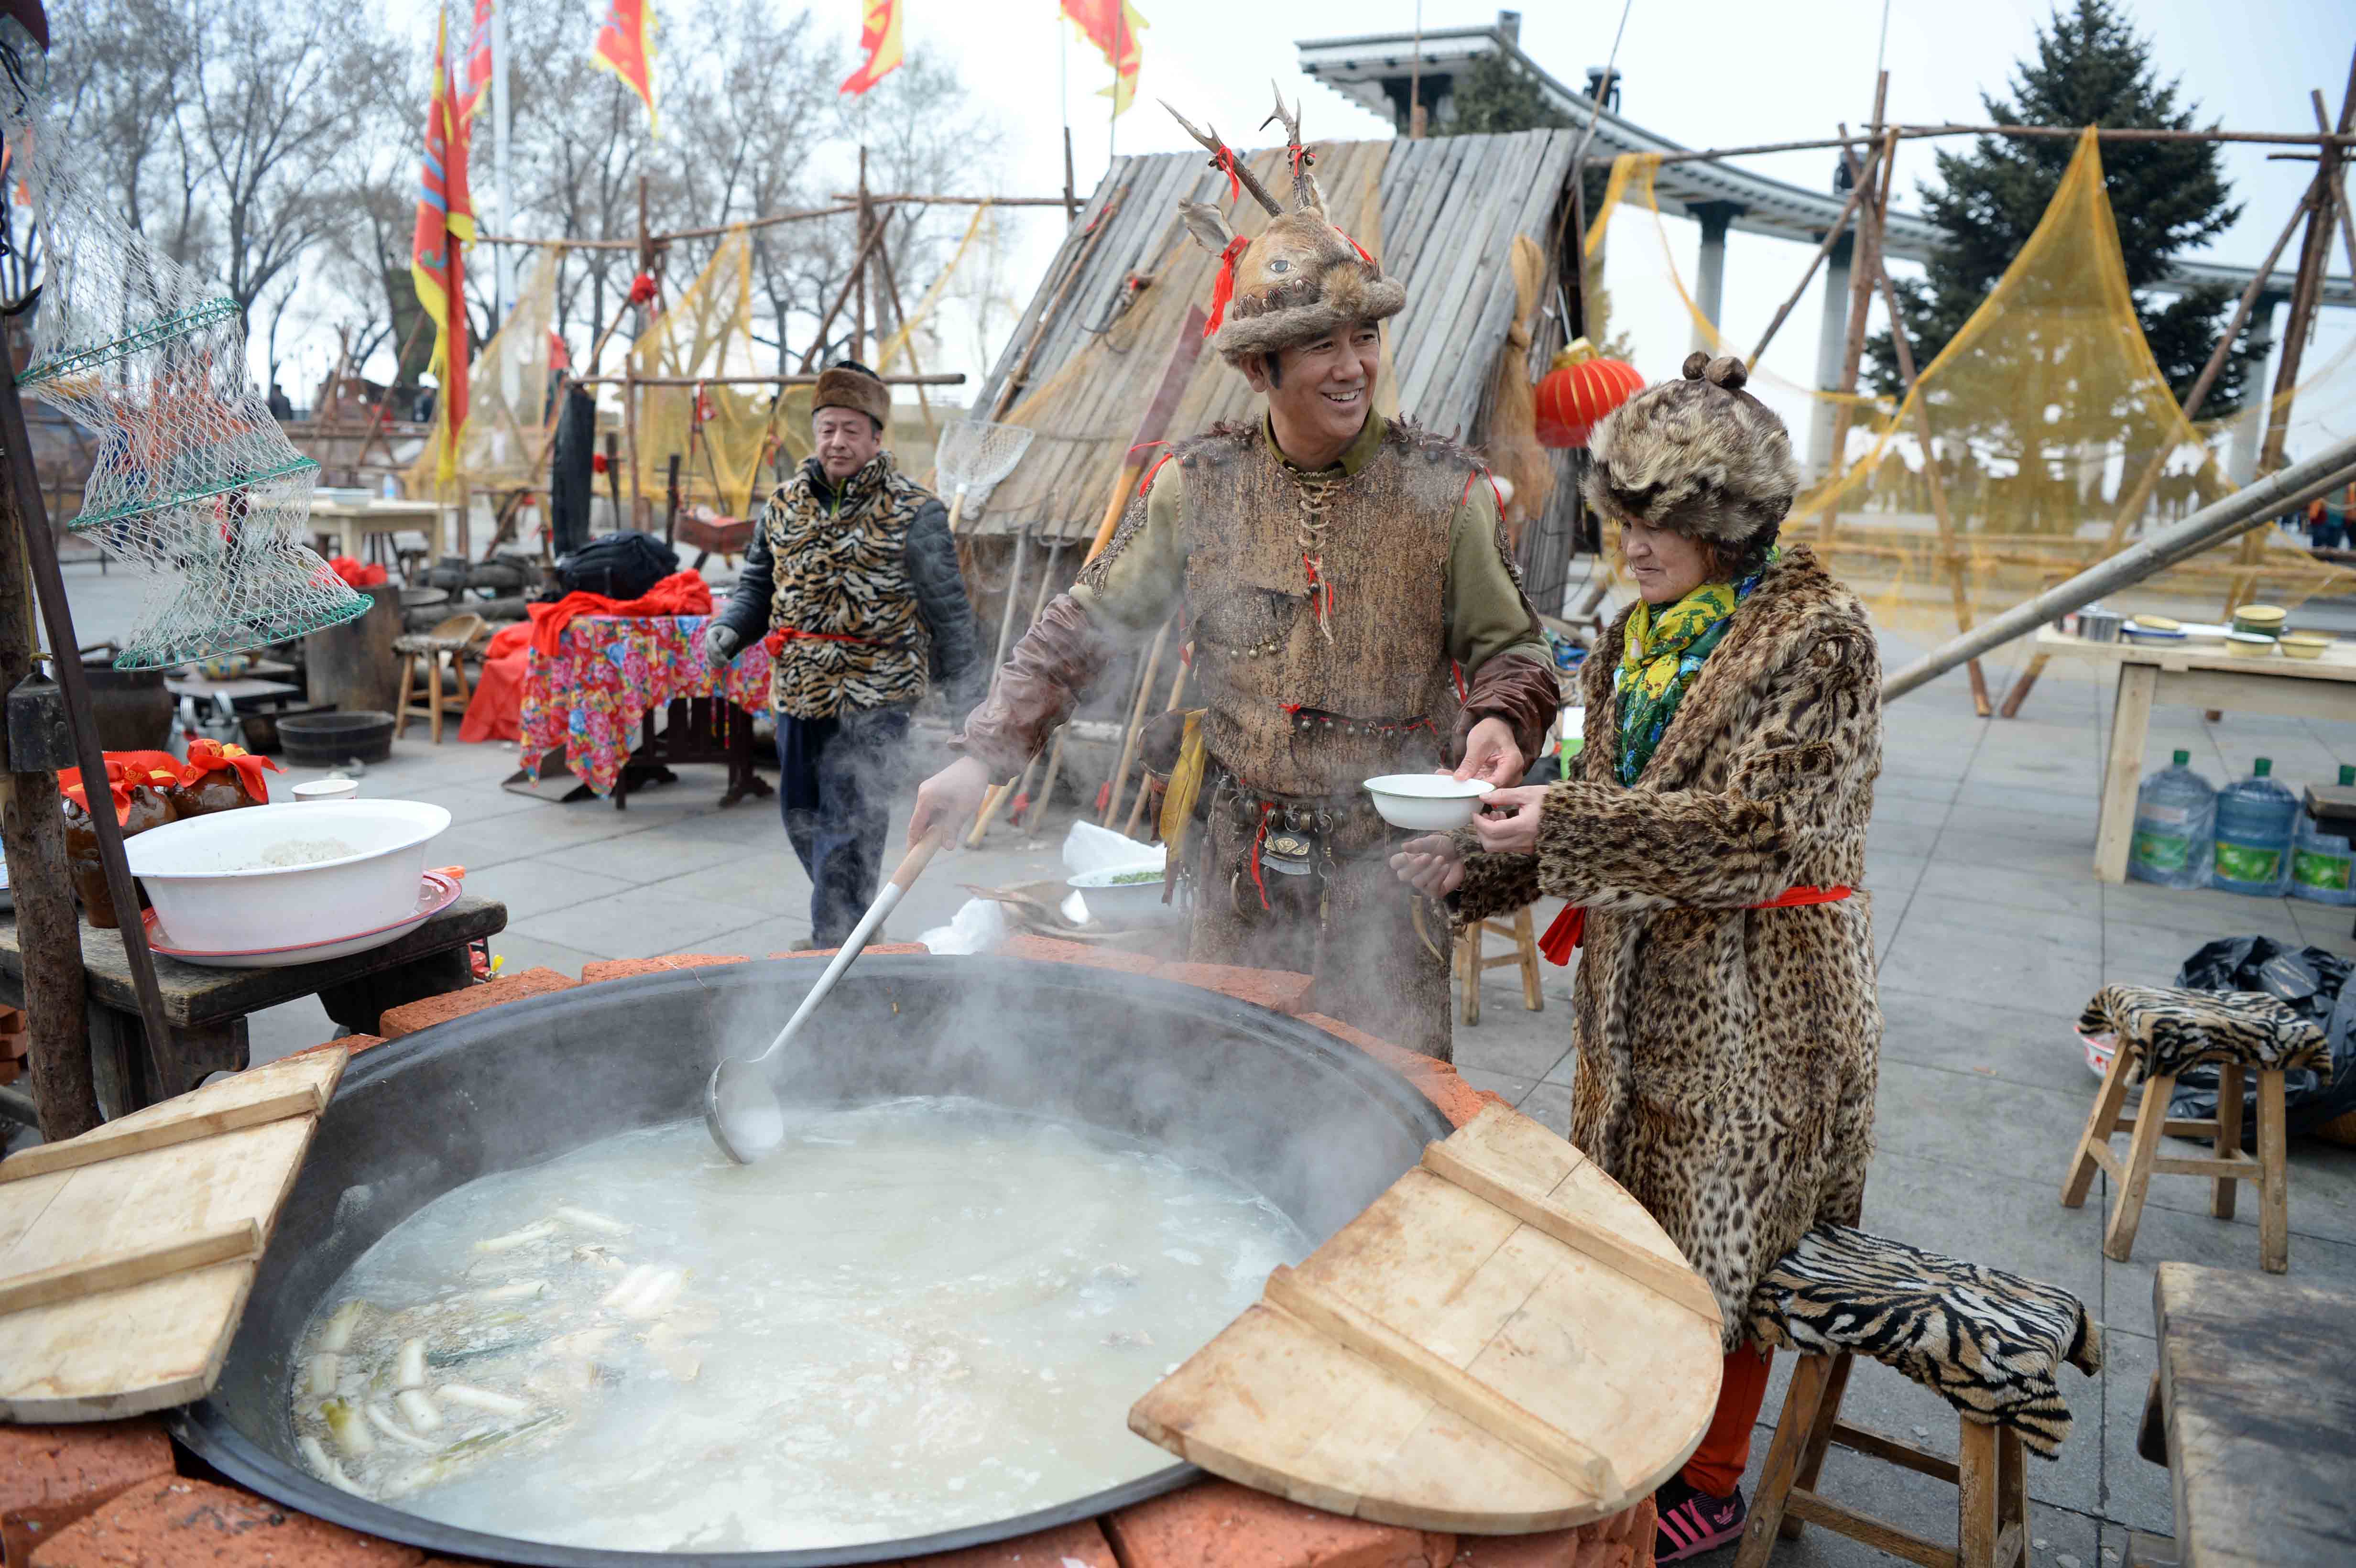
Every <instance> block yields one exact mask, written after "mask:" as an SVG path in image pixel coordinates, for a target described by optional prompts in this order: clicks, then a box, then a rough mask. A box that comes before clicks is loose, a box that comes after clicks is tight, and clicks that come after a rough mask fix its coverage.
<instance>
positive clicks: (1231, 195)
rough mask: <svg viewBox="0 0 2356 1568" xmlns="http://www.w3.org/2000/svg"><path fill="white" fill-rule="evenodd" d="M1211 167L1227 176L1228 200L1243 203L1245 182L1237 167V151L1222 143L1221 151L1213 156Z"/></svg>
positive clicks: (1220, 145)
mask: <svg viewBox="0 0 2356 1568" xmlns="http://www.w3.org/2000/svg"><path fill="white" fill-rule="evenodd" d="M1211 166H1212V167H1213V168H1215V169H1216V170H1218V171H1219V172H1220V173H1221V174H1223V175H1225V176H1227V200H1228V201H1230V202H1237V201H1241V200H1242V199H1243V198H1244V181H1243V175H1242V172H1241V171H1240V170H1238V169H1237V167H1236V150H1235V149H1234V148H1233V147H1230V146H1228V145H1227V144H1226V143H1225V142H1222V143H1220V144H1219V150H1218V151H1217V152H1215V153H1214V154H1212V155H1211Z"/></svg>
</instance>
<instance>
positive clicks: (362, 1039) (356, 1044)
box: [286, 1034, 384, 1056]
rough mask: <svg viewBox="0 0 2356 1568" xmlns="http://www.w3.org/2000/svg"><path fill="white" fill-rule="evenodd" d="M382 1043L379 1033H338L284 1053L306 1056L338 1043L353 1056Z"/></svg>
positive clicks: (382, 1037)
mask: <svg viewBox="0 0 2356 1568" xmlns="http://www.w3.org/2000/svg"><path fill="white" fill-rule="evenodd" d="M383 1043H384V1036H382V1035H380V1034H339V1035H337V1037H336V1038H335V1039H333V1040H321V1041H320V1042H319V1043H318V1044H316V1045H306V1046H305V1047H304V1048H303V1049H302V1050H301V1051H288V1052H287V1053H286V1054H287V1055H289V1056H307V1055H309V1054H310V1053H311V1052H312V1051H325V1050H327V1047H329V1046H331V1045H340V1046H346V1047H348V1048H349V1049H350V1051H351V1053H352V1054H353V1055H354V1056H358V1055H359V1053H360V1052H361V1051H368V1050H369V1049H371V1048H373V1047H376V1046H380V1045H382V1044H383Z"/></svg>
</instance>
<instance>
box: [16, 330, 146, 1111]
mask: <svg viewBox="0 0 2356 1568" xmlns="http://www.w3.org/2000/svg"><path fill="white" fill-rule="evenodd" d="M0 370H5V371H7V372H8V373H7V374H5V375H0V468H5V470H6V472H5V475H0V482H5V485H6V487H7V490H8V492H9V499H10V502H11V503H12V509H13V510H14V512H15V514H16V537H17V538H18V539H22V540H23V541H24V544H23V549H24V560H25V564H26V565H27V567H28V568H29V569H30V573H29V575H30V577H31V580H32V581H31V587H32V590H33V598H34V599H35V601H36V602H37V603H38V605H39V607H40V612H41V622H42V627H43V629H44V630H45V631H46V632H47V633H48V645H49V646H50V647H51V648H53V649H56V650H58V656H57V657H56V658H55V659H54V660H52V661H51V662H52V663H53V664H54V665H55V666H56V668H57V683H58V686H59V689H60V690H61V691H62V693H63V694H64V698H65V708H66V723H67V727H68V728H69V729H70V731H72V735H73V745H74V763H75V765H76V766H77V767H79V768H80V770H81V776H82V777H83V778H84V779H85V780H87V781H89V783H88V786H87V787H88V790H89V793H90V795H91V799H93V800H95V801H99V802H100V805H99V808H98V809H97V810H96V811H93V812H91V814H90V820H91V827H93V828H95V829H96V830H97V837H98V859H99V863H100V865H101V866H102V867H103V868H104V869H105V872H106V891H107V896H108V897H109V898H111V899H112V901H113V903H114V907H115V908H116V909H118V910H120V911H122V912H123V933H122V934H123V959H124V962H125V964H126V965H128V967H129V968H130V970H131V984H132V988H133V989H134V991H136V992H137V993H138V997H139V1017H140V1022H141V1024H142V1026H143V1027H144V1029H145V1033H146V1040H147V1061H148V1067H149V1070H150V1072H151V1073H152V1074H153V1077H154V1080H155V1082H156V1083H162V1082H164V1078H165V1074H164V1071H163V1063H164V1061H166V1057H167V1055H168V1053H169V1052H170V1051H171V1036H170V1034H169V1033H168V1032H167V1029H166V1023H165V1019H164V995H163V992H162V991H161V990H159V989H158V988H157V987H156V985H155V955H153V954H152V953H150V952H149V951H148V950H147V930H146V927H145V926H144V925H142V924H141V923H140V921H139V891H138V889H137V888H136V886H134V884H133V882H132V880H131V867H130V865H129V863H128V862H126V861H125V860H124V859H123V827H122V825H121V824H120V823H118V822H117V821H116V820H115V817H114V812H113V810H112V803H111V801H108V800H106V799H105V790H106V759H105V752H103V751H102V749H101V748H100V745H99V741H98V726H97V724H96V723H95V722H94V721H93V720H92V719H91V705H90V681H89V679H88V677H85V676H84V675H83V673H82V667H81V658H80V655H79V654H78V653H77V652H76V651H75V650H77V649H78V648H80V646H81V644H80V640H79V639H78V638H77V637H76V636H75V635H74V624H73V609H72V606H71V605H70V604H69V603H67V602H66V590H65V580H64V579H63V578H62V577H61V576H59V572H58V548H57V540H56V539H53V538H51V537H50V534H49V515H48V507H47V506H46V505H44V503H43V501H42V499H41V480H40V475H39V474H38V473H37V472H36V470H35V468H34V464H33V456H32V452H33V443H32V440H31V438H30V437H29V436H28V435H27V433H26V430H25V407H24V403H23V402H22V400H20V398H19V396H18V393H17V389H16V368H15V360H14V357H13V355H12V356H7V357H0ZM0 570H5V569H0ZM41 776H42V775H38V774H36V775H34V778H33V781H32V782H33V784H36V785H37V784H38V782H39V779H40V777H41ZM47 776H48V786H49V789H50V790H51V791H52V792H53V793H52V796H51V798H54V791H55V790H56V788H57V777H56V775H55V774H54V773H51V774H48V775H47ZM27 796H28V798H27V799H26V800H24V801H22V802H19V803H16V805H15V806H14V809H16V810H17V811H23V810H27V809H29V810H35V811H38V810H43V809H46V807H45V805H44V802H43V800H42V798H41V796H40V795H39V794H38V792H37V789H36V788H30V787H28V788H27ZM45 831H46V830H44V829H38V828H37V829H34V833H35V834H36V835H38V834H40V833H43V832H45ZM62 848H63V835H62V832H60V834H59V849H60V854H59V859H60V860H62V858H63V857H62ZM43 863H44V862H43V861H42V859H40V858H38V854H37V858H36V859H35V861H34V864H35V866H36V867H39V866H41V865H42V864H43ZM18 918H19V921H20V923H21V922H22V921H23V920H24V919H25V918H26V917H25V916H23V915H21V914H20V915H19V917H18ZM76 932H77V934H76V936H75V939H74V943H75V963H76V965H77V966H78V965H79V964H80V935H79V926H77V927H76ZM52 951H55V950H52ZM28 956H29V955H28ZM28 999H29V998H28ZM87 1067H88V1064H87V1062H85V1063H84V1067H83V1070H84V1071H87ZM64 1071H66V1072H68V1073H69V1074H70V1072H71V1070H70V1069H65V1070H64ZM131 1093H132V1097H133V1098H134V1099H135V1098H138V1097H139V1096H138V1095H137V1092H136V1090H135V1088H134V1089H133V1090H132V1092H131ZM67 1114H68V1115H74V1114H77V1113H76V1112H75V1110H74V1108H72V1107H68V1109H67Z"/></svg>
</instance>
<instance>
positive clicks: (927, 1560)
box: [881, 1519, 1119, 1568]
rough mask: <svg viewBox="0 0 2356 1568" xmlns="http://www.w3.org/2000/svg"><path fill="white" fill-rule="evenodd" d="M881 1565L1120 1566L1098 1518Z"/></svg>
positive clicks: (961, 1567)
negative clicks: (1009, 1539) (958, 1550)
mask: <svg viewBox="0 0 2356 1568" xmlns="http://www.w3.org/2000/svg"><path fill="white" fill-rule="evenodd" d="M881 1568H1119V1563H1117V1562H1116V1561H1115V1559H1114V1557H1113V1554H1112V1547H1111V1545H1110V1544H1109V1543H1108V1541H1106V1540H1105V1537H1104V1531H1101V1530H1098V1528H1097V1521H1096V1520H1092V1519H1084V1520H1079V1521H1078V1522H1076V1523H1074V1524H1066V1525H1059V1526H1057V1527H1056V1528H1055V1529H1054V1530H1043V1531H1039V1532H1038V1533H1037V1534H1036V1535H1021V1536H1017V1537H1015V1538H1014V1539H1013V1540H1012V1541H992V1542H991V1543H990V1544H989V1545H986V1546H969V1547H967V1548H966V1549H965V1550H964V1551H962V1552H937V1553H935V1554H934V1555H933V1556H930V1557H916V1558H907V1559H904V1560H903V1561H902V1563H887V1564H883V1565H881Z"/></svg>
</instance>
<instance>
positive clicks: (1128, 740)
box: [1097, 615, 1177, 827]
mask: <svg viewBox="0 0 2356 1568" xmlns="http://www.w3.org/2000/svg"><path fill="white" fill-rule="evenodd" d="M1175 624H1177V617H1176V616H1174V615H1173V616H1172V617H1171V618H1170V619H1169V620H1167V621H1164V622H1162V629H1161V630H1160V631H1158V632H1156V633H1154V634H1153V645H1152V646H1151V647H1150V648H1148V649H1146V650H1145V663H1144V664H1143V665H1142V666H1141V667H1139V669H1138V672H1137V700H1136V701H1135V702H1134V703H1132V704H1131V705H1130V709H1129V732H1128V733H1127V734H1126V735H1123V736H1122V737H1121V741H1120V761H1119V762H1117V763H1114V764H1113V765H1112V786H1111V788H1110V789H1109V790H1108V791H1107V792H1106V794H1105V807H1104V813H1103V815H1102V816H1098V818H1097V826H1098V827H1111V826H1112V819H1113V818H1114V817H1116V816H1119V815H1120V800H1121V796H1122V795H1125V794H1127V793H1128V790H1129V764H1130V763H1132V762H1134V761H1136V759H1137V738H1138V736H1139V735H1140V734H1141V733H1142V732H1143V731H1144V729H1145V709H1146V706H1147V705H1148V704H1149V703H1151V701H1152V700H1153V669H1154V667H1155V666H1156V665H1158V664H1160V663H1161V662H1162V648H1163V647H1165V646H1167V645H1168V644H1169V642H1170V628H1171V627H1172V626H1173V625H1175ZM1138 787H1139V789H1140V791H1142V790H1143V788H1144V785H1143V784H1139V786H1138Z"/></svg>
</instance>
